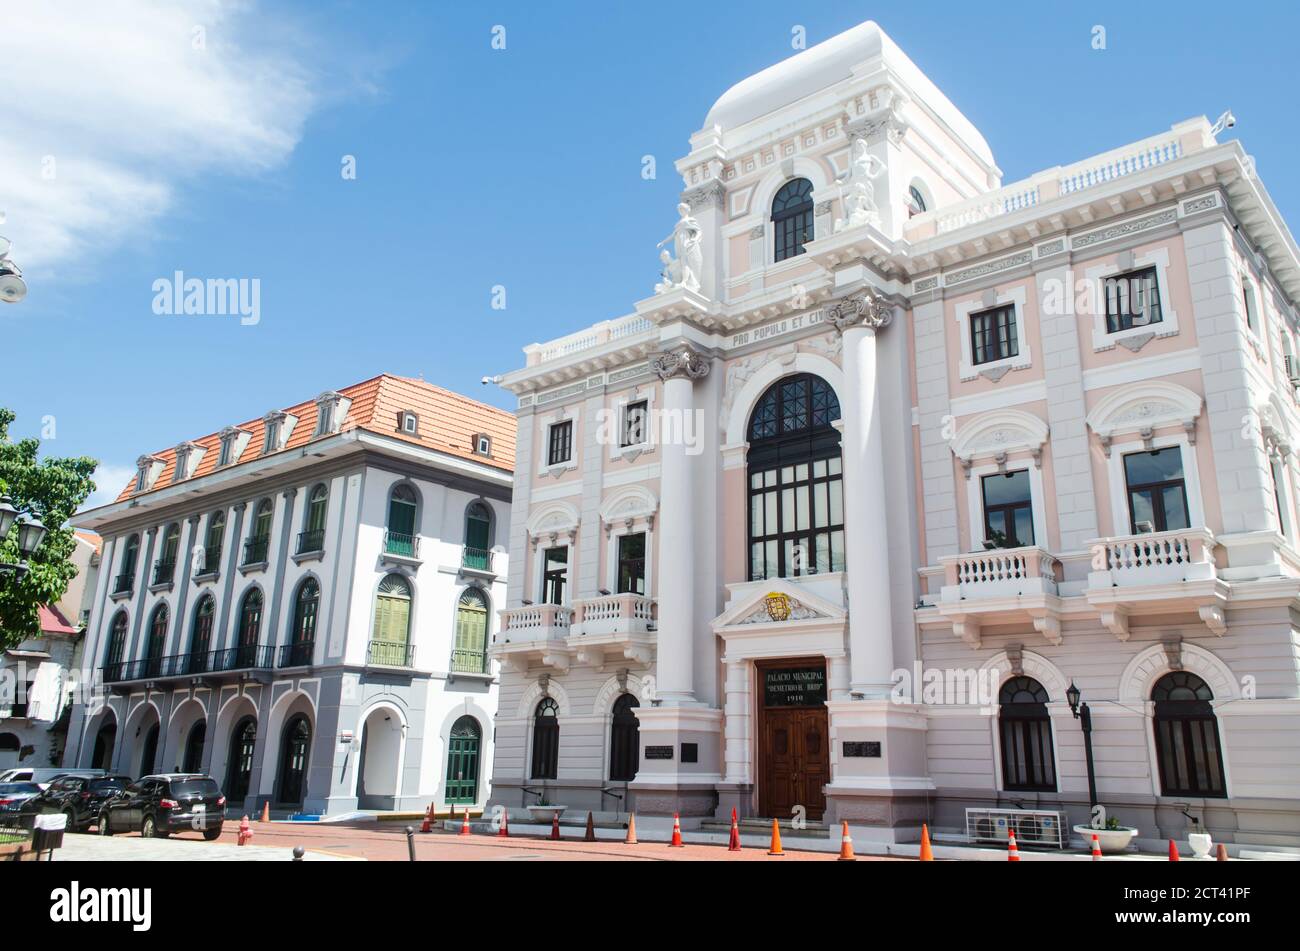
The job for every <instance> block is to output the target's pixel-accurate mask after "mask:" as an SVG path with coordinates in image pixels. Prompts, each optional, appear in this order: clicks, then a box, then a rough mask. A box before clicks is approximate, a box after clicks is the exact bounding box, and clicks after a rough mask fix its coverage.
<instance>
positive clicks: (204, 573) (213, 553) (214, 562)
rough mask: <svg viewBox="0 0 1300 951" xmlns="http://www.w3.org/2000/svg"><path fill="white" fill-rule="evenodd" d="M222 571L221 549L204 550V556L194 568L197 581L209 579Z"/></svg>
mask: <svg viewBox="0 0 1300 951" xmlns="http://www.w3.org/2000/svg"><path fill="white" fill-rule="evenodd" d="M220 573H221V549H220V548H217V549H208V548H205V549H204V550H203V557H202V558H201V559H199V561H198V563H197V564H196V565H195V569H194V580H195V581H208V580H211V579H213V578H215V577H217V575H218V574H220Z"/></svg>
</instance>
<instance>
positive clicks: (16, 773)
mask: <svg viewBox="0 0 1300 951" xmlns="http://www.w3.org/2000/svg"><path fill="white" fill-rule="evenodd" d="M103 775H104V771H103V770H102V769H65V768H63V767H62V766H20V767H18V768H17V769H11V770H9V771H8V772H7V773H6V774H5V775H4V776H0V782H6V783H37V784H39V785H40V787H41V788H42V789H44V788H45V787H46V786H48V785H49V784H50V783H52V782H54V781H55V780H56V779H59V778H61V777H63V776H103Z"/></svg>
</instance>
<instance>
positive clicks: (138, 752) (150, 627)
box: [64, 374, 515, 815]
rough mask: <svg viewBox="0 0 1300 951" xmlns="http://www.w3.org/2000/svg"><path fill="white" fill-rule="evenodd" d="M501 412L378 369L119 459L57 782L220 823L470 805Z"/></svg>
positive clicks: (510, 447)
mask: <svg viewBox="0 0 1300 951" xmlns="http://www.w3.org/2000/svg"><path fill="white" fill-rule="evenodd" d="M514 443H515V423H514V420H513V418H512V417H511V416H510V414H509V413H505V412H502V411H501V410H498V409H495V408H493V407H490V406H486V405H484V404H482V403H478V402H475V401H473V400H470V399H467V398H466V397H463V396H459V395H457V394H455V393H451V392H449V391H447V390H444V389H441V388H440V387H436V386H433V385H431V384H428V383H425V382H424V381H423V380H412V379H407V378H403V377H396V376H391V375H387V374H385V375H382V376H379V377H375V378H373V379H370V380H366V381H363V382H361V383H357V384H354V385H352V386H349V387H345V388H343V389H341V390H338V391H333V390H331V391H327V392H325V393H322V394H321V395H320V396H318V397H316V398H315V399H314V400H308V401H305V402H302V403H298V404H296V405H293V406H289V407H286V408H284V409H276V410H272V411H271V412H269V413H267V414H266V415H265V416H262V417H261V418H259V419H255V420H251V421H249V422H247V423H243V424H240V425H237V426H228V427H226V428H224V429H222V430H221V431H220V432H217V433H212V434H210V435H208V436H204V437H202V438H200V439H196V440H192V441H185V442H182V443H181V444H180V445H178V446H176V447H175V448H173V449H168V450H165V451H163V452H159V453H155V454H150V455H145V456H141V457H140V460H139V471H138V474H137V476H136V478H135V479H134V480H133V481H132V483H131V485H129V486H127V487H126V488H125V489H123V491H122V493H121V495H120V496H119V498H118V499H117V500H116V501H115V502H113V503H112V504H110V505H106V506H102V507H100V508H97V509H93V510H91V511H88V512H85V513H82V514H80V515H78V516H77V518H76V523H77V524H78V525H79V526H83V527H87V528H93V529H94V530H95V531H97V532H99V533H100V535H102V537H103V555H102V570H101V571H100V573H99V580H98V585H97V589H96V592H95V596H94V600H93V602H92V607H91V611H90V616H89V626H88V628H87V633H86V649H85V657H84V663H85V665H86V666H87V668H88V670H87V671H85V676H84V677H83V678H82V679H83V681H84V682H86V683H88V684H90V685H91V686H92V688H93V689H92V690H88V691H86V692H84V693H83V695H82V700H83V702H81V703H78V704H77V705H76V706H75V707H74V709H73V712H72V720H71V724H70V727H69V732H68V745H67V753H66V756H65V758H64V764H65V765H68V766H72V765H76V766H93V767H102V768H104V769H109V770H113V771H116V772H121V773H127V774H130V775H131V776H142V775H146V774H148V773H151V772H168V771H176V770H185V771H200V772H206V773H209V774H210V775H212V776H213V777H214V778H216V779H217V781H218V782H219V783H220V784H221V785H222V788H223V790H224V791H225V794H226V797H227V799H228V800H229V803H230V806H229V808H230V809H231V810H232V812H233V814H235V815H238V814H240V813H241V812H249V813H253V814H256V812H257V811H258V810H260V809H261V808H262V805H263V804H264V803H270V805H271V808H272V809H275V810H277V811H289V812H300V813H307V814H339V813H346V812H350V811H353V810H356V809H376V810H391V809H403V810H410V809H417V808H418V809H420V810H423V809H425V808H427V807H428V805H429V803H430V802H434V801H436V802H438V803H439V804H447V803H451V804H454V805H458V806H469V807H482V806H483V805H484V803H485V802H486V800H487V796H488V780H489V774H488V770H489V766H488V764H489V763H490V762H491V752H492V717H493V716H494V715H495V713H496V697H497V687H496V678H495V673H494V665H493V664H492V662H491V661H490V659H489V657H488V655H487V647H488V644H489V641H490V638H491V636H492V632H493V629H494V627H495V621H494V615H495V610H496V608H498V607H499V606H500V605H501V603H502V601H503V598H504V596H505V583H504V582H505V573H506V570H507V564H508V559H507V556H506V553H505V543H506V532H507V526H508V525H509V514H510V509H509V504H510V486H511V479H512V470H513V466H514V448H515V446H514Z"/></svg>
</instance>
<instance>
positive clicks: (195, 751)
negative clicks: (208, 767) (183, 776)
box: [181, 720, 208, 773]
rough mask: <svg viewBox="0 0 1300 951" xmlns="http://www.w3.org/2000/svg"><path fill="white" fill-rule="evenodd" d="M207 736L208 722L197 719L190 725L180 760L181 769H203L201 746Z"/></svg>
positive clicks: (192, 771)
mask: <svg viewBox="0 0 1300 951" xmlns="http://www.w3.org/2000/svg"><path fill="white" fill-rule="evenodd" d="M207 737H208V723H207V721H206V720H199V721H198V722H197V723H195V724H194V725H193V726H192V727H190V732H189V736H187V737H186V738H185V756H184V758H183V759H182V761H181V771H182V772H185V773H197V772H199V771H200V770H201V769H203V746H204V744H205V742H206V741H207Z"/></svg>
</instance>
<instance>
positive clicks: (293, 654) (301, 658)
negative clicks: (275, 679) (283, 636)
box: [276, 641, 316, 667]
mask: <svg viewBox="0 0 1300 951" xmlns="http://www.w3.org/2000/svg"><path fill="white" fill-rule="evenodd" d="M315 647H316V642H315V641H294V642H293V643H292V644H285V645H283V646H282V647H281V648H280V662H279V663H278V664H276V666H277V667H306V666H307V665H308V664H310V663H311V656H312V653H313V651H314V650H315Z"/></svg>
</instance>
